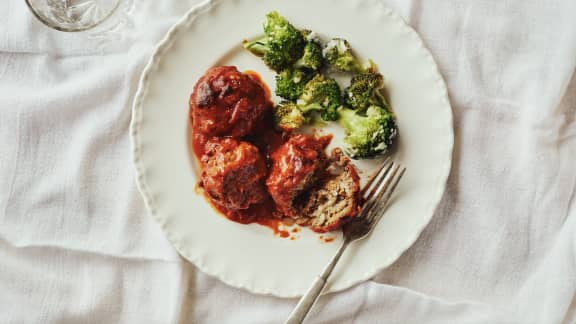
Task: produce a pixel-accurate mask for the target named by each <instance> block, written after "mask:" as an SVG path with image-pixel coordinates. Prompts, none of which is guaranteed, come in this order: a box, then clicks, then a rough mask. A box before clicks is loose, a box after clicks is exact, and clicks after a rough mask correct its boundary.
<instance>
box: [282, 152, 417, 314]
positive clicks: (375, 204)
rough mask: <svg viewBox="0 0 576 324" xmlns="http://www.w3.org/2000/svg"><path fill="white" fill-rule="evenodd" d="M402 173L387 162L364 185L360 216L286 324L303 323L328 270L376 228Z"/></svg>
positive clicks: (346, 229) (344, 230) (349, 225)
mask: <svg viewBox="0 0 576 324" xmlns="http://www.w3.org/2000/svg"><path fill="white" fill-rule="evenodd" d="M404 171H406V168H404V167H402V166H401V165H399V164H398V163H394V162H392V161H390V159H387V160H386V161H385V162H384V164H383V165H382V167H381V168H380V170H379V171H378V173H377V174H376V176H374V177H373V178H372V179H371V180H370V181H369V182H368V183H367V184H366V186H365V187H364V189H363V190H362V192H363V196H364V197H363V198H364V201H365V203H364V207H362V211H361V212H360V215H358V216H357V217H355V218H354V219H352V220H351V221H350V222H349V223H347V224H345V225H344V226H343V227H342V234H343V236H344V240H343V242H342V245H340V248H338V251H337V252H336V255H334V257H332V260H330V262H329V263H328V265H326V267H325V268H324V271H322V274H320V275H319V276H318V277H317V278H316V280H314V283H313V284H312V286H310V288H309V289H308V291H307V292H306V294H304V296H302V298H300V301H299V302H298V304H297V305H296V307H295V308H294V310H292V313H290V316H289V317H288V319H287V320H286V322H285V323H286V324H300V323H302V321H304V319H305V318H306V316H307V315H308V312H309V311H310V309H311V308H312V306H313V305H314V303H315V302H316V300H317V299H318V297H319V296H320V293H321V292H322V290H323V289H324V287H325V286H326V282H327V281H328V277H330V274H332V270H334V267H335V266H336V263H338V260H340V257H341V256H342V253H344V250H346V248H347V247H348V245H349V244H350V243H352V242H354V241H357V240H360V239H363V238H365V237H366V236H368V234H369V233H370V232H371V231H372V229H373V228H374V227H376V224H378V221H379V220H380V218H382V215H383V214H384V209H385V208H386V206H387V204H388V202H389V200H390V197H391V196H392V193H393V192H394V190H395V189H396V186H397V185H398V182H399V181H400V179H401V178H402V175H404Z"/></svg>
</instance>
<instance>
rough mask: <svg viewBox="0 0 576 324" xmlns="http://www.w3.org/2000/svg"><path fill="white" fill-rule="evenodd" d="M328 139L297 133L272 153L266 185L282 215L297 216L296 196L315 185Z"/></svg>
mask: <svg viewBox="0 0 576 324" xmlns="http://www.w3.org/2000/svg"><path fill="white" fill-rule="evenodd" d="M330 139H331V137H328V136H326V137H318V138H317V137H312V136H308V135H304V134H297V135H294V136H292V137H290V138H289V139H288V141H287V142H286V143H284V144H282V146H280V147H279V148H278V149H277V150H276V151H275V152H274V153H272V157H271V159H272V165H271V169H270V175H269V176H268V179H266V186H267V187H268V192H269V193H270V196H272V199H274V202H275V203H276V206H277V208H278V209H279V210H280V211H281V212H282V213H283V214H284V215H285V216H288V217H292V218H298V216H299V207H298V198H299V196H300V194H302V193H303V192H304V191H306V190H307V189H309V188H310V187H311V186H312V185H314V183H315V182H316V180H317V178H318V175H319V173H321V172H322V171H323V170H324V169H325V166H326V160H327V157H326V152H325V149H326V146H328V144H329V143H330Z"/></svg>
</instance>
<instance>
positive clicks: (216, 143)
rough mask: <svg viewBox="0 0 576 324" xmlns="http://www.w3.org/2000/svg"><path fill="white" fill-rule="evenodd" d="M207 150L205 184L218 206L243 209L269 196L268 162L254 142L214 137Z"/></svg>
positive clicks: (203, 180)
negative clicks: (267, 185)
mask: <svg viewBox="0 0 576 324" xmlns="http://www.w3.org/2000/svg"><path fill="white" fill-rule="evenodd" d="M204 149H205V152H204V155H203V156H202V158H201V162H202V170H203V172H202V184H203V186H204V189H205V190H206V192H207V193H208V196H209V197H210V198H211V199H212V201H213V202H214V203H215V204H216V205H218V206H222V207H224V208H226V209H228V210H242V209H247V208H249V207H250V206H251V205H253V204H258V203H260V202H262V201H264V200H265V199H266V198H267V197H268V193H267V192H266V186H265V179H266V173H267V172H266V163H265V161H264V158H263V157H262V155H261V154H260V152H259V151H258V149H257V148H256V147H255V146H254V145H252V144H250V143H248V142H242V141H237V140H235V139H232V138H213V139H211V140H209V141H208V142H207V143H206V145H205V148H204Z"/></svg>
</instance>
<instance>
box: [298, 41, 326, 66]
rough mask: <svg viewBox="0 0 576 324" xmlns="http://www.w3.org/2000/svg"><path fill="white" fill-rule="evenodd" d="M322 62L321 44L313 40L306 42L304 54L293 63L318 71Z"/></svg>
mask: <svg viewBox="0 0 576 324" xmlns="http://www.w3.org/2000/svg"><path fill="white" fill-rule="evenodd" d="M323 64H324V57H323V56H322V45H320V43H319V42H317V41H315V40H310V41H307V42H306V45H305V46H304V54H303V55H302V57H301V58H300V59H299V60H298V61H296V63H294V66H295V67H297V68H304V69H308V70H312V71H318V70H320V68H321V67H322V65H323Z"/></svg>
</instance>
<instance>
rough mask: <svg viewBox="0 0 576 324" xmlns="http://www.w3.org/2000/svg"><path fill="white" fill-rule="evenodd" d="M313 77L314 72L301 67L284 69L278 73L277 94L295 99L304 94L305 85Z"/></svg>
mask: <svg viewBox="0 0 576 324" xmlns="http://www.w3.org/2000/svg"><path fill="white" fill-rule="evenodd" d="M312 77H313V75H312V73H309V72H307V71H302V70H299V69H285V70H282V71H281V72H280V73H278V74H276V95H277V96H279V97H282V98H284V99H288V100H291V101H295V100H296V99H298V97H300V96H301V95H302V91H304V86H305V85H306V83H307V82H308V81H310V79H311V78H312Z"/></svg>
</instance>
